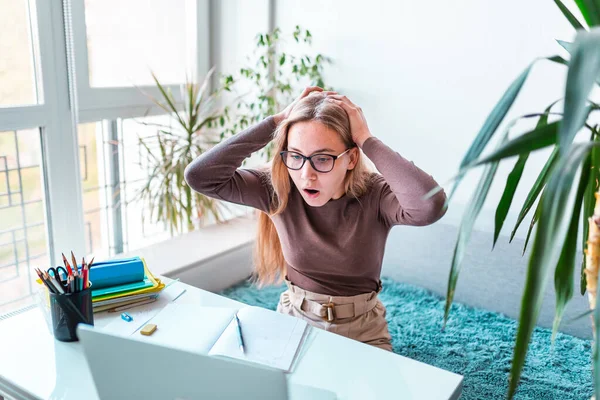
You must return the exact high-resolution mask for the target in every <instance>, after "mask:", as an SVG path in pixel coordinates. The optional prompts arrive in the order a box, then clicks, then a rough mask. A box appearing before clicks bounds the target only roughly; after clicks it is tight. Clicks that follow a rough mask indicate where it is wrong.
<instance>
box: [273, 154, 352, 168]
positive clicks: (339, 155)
mask: <svg viewBox="0 0 600 400" xmlns="http://www.w3.org/2000/svg"><path fill="white" fill-rule="evenodd" d="M350 150H352V148H350V149H346V151H344V152H343V153H340V154H338V155H337V156H334V155H332V154H327V153H318V154H313V155H312V156H308V157H306V156H305V155H303V154H300V153H298V152H297V151H288V150H284V151H280V152H279V155H280V156H281V161H282V162H283V165H285V166H286V167H287V168H288V169H291V170H292V171H298V170H301V169H302V167H304V164H306V160H308V162H309V163H310V165H311V167H313V169H314V170H315V171H317V172H321V173H324V174H326V173H327V172H331V171H333V169H334V168H335V160H337V159H338V158H340V157H341V156H343V155H344V154H346V153H347V152H349V151H350ZM286 153H293V154H297V155H299V156H300V157H302V164H301V165H300V167H298V168H292V167H290V166H289V165H287V164H286V163H285V157H284V155H285V154H286ZM317 156H328V157H332V158H333V164H331V169H330V170H329V171H321V170H320V169H318V168H317V167H315V164H314V163H313V160H312V158H313V157H317Z"/></svg>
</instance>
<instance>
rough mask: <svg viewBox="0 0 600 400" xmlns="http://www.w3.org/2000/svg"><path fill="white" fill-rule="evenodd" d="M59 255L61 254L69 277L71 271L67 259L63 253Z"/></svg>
mask: <svg viewBox="0 0 600 400" xmlns="http://www.w3.org/2000/svg"><path fill="white" fill-rule="evenodd" d="M60 254H62V258H63V263H64V264H65V267H66V268H67V272H68V273H69V275H71V274H73V270H72V269H71V266H70V265H69V262H68V261H67V257H65V253H60Z"/></svg>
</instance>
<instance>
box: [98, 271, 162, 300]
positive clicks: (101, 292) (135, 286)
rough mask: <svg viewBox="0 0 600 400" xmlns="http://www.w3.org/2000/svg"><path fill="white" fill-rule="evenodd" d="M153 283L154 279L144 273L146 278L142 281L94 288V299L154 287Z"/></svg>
mask: <svg viewBox="0 0 600 400" xmlns="http://www.w3.org/2000/svg"><path fill="white" fill-rule="evenodd" d="M153 285H154V283H152V281H151V280H150V279H148V277H146V276H145V275H144V280H143V281H141V282H134V283H126V284H124V285H118V286H111V287H107V288H102V289H96V290H93V289H92V300H94V299H96V298H98V297H102V296H106V295H110V294H115V293H120V294H123V295H126V294H127V293H128V292H132V291H134V290H139V289H145V288H148V287H152V286H153Z"/></svg>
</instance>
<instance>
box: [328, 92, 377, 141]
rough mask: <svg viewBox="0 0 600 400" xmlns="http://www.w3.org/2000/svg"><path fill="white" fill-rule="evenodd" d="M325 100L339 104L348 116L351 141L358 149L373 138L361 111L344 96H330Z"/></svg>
mask: <svg viewBox="0 0 600 400" xmlns="http://www.w3.org/2000/svg"><path fill="white" fill-rule="evenodd" d="M327 99H328V100H330V101H332V102H334V103H336V104H339V105H340V106H341V107H342V108H343V109H344V110H345V111H346V113H347V114H348V118H349V120H350V132H351V133H352V140H354V143H356V144H357V145H358V146H359V147H362V145H363V143H364V142H365V141H366V140H367V139H368V138H370V137H371V136H373V135H372V134H371V131H370V130H369V127H368V125H367V120H366V119H365V115H364V114H363V112H362V109H361V108H360V107H359V106H357V105H356V104H354V103H352V102H351V101H350V99H348V98H347V97H346V96H342V95H338V94H330V95H328V96H327Z"/></svg>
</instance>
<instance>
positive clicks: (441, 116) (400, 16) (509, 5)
mask: <svg viewBox="0 0 600 400" xmlns="http://www.w3.org/2000/svg"><path fill="white" fill-rule="evenodd" d="M367 4H368V5H367ZM275 22H276V24H277V26H279V27H281V28H282V29H284V30H285V31H290V30H292V29H293V27H294V26H295V25H296V24H300V25H301V26H302V27H304V28H308V29H309V30H310V31H311V33H313V36H314V43H313V47H314V51H316V52H321V53H323V54H325V55H328V56H330V57H332V58H333V59H334V62H335V65H333V66H332V67H330V68H329V69H327V72H326V78H327V83H328V84H330V85H332V86H333V87H334V88H335V89H337V90H338V91H340V92H341V93H344V94H346V95H347V96H348V97H349V98H350V99H351V100H352V101H354V102H355V103H357V104H359V105H360V106H361V107H362V108H363V110H364V112H365V116H366V118H367V121H368V123H369V126H370V128H371V130H372V132H373V133H374V134H375V135H376V136H378V137H379V138H381V139H382V140H383V141H384V142H385V143H387V144H388V145H390V146H391V147H392V148H394V149H396V150H397V151H399V152H400V154H402V155H403V156H405V157H406V158H408V159H411V160H413V161H414V162H415V164H417V165H418V166H420V167H421V168H423V169H424V170H426V171H427V172H429V173H431V174H432V175H433V176H434V178H436V180H438V182H439V183H440V184H442V183H444V182H447V181H448V180H449V179H450V178H451V177H452V176H453V175H454V174H455V173H456V171H457V169H458V165H459V163H460V160H461V159H462V157H463V155H464V154H465V152H466V150H467V149H468V147H469V145H470V143H471V142H472V140H473V138H474V137H475V135H476V133H477V132H478V130H479V129H480V128H481V126H482V124H483V122H484V120H485V118H486V117H487V115H488V113H489V112H490V111H491V110H492V108H493V106H494V105H495V104H496V102H497V101H498V100H499V98H500V97H501V96H502V94H503V93H504V91H505V90H506V88H507V87H508V86H509V85H510V83H511V82H512V80H514V79H515V78H516V77H517V76H518V75H519V74H520V73H521V71H522V70H523V69H524V68H525V67H526V66H527V65H528V64H529V63H530V62H531V61H532V60H533V59H534V58H536V57H539V56H549V55H554V54H557V53H561V54H564V51H562V49H561V48H560V46H558V44H556V42H555V41H554V39H555V38H560V39H563V40H571V39H572V37H573V33H574V31H573V29H572V28H571V27H570V25H569V23H568V22H567V21H566V20H565V18H564V17H563V16H562V14H561V13H560V11H559V10H558V8H557V7H556V6H555V5H554V3H553V2H552V1H548V0H530V1H517V0H509V1H503V2H492V1H481V0H459V1H452V2H448V1H441V0H438V1H434V2H419V1H407V0H402V1H394V2H392V1H372V2H368V3H367V2H364V1H358V0H350V1H344V2H341V1H315V0H308V1H301V2H300V1H293V2H292V1H278V2H277V3H276V19H275ZM565 77H566V68H564V67H562V66H559V65H556V64H554V63H551V62H548V61H546V62H541V63H538V64H537V65H536V67H535V68H534V69H533V71H532V74H531V75H530V78H529V80H528V82H527V83H526V85H525V87H524V91H523V92H522V95H521V96H520V97H519V98H518V99H517V102H516V103H515V106H514V107H513V109H512V110H511V112H510V114H509V118H514V117H517V116H520V115H523V114H525V113H528V112H541V111H543V110H544V108H545V107H546V106H547V105H548V104H550V103H551V102H552V101H554V100H555V99H558V98H560V97H562V96H563V94H562V92H563V84H562V82H563V81H564V79H565ZM548 154H549V153H548V152H544V153H543V154H535V155H533V156H532V157H530V160H529V161H528V166H527V168H526V171H525V174H524V176H523V178H522V181H521V182H522V183H521V185H520V189H521V190H519V191H518V192H517V194H516V196H515V201H514V203H513V204H516V205H517V207H514V206H513V207H514V208H515V210H512V215H511V216H509V221H508V222H507V224H506V226H508V228H509V229H512V226H514V223H513V222H514V221H516V214H518V212H519V209H520V206H521V205H522V204H523V201H524V200H525V196H526V195H527V189H528V188H529V187H530V186H531V184H532V183H533V182H534V181H535V178H536V177H537V175H538V173H539V171H540V169H541V167H542V166H543V164H544V162H545V159H546V158H547V155H548ZM513 164H514V161H511V162H509V163H505V165H501V167H500V168H499V170H498V173H497V178H496V184H495V185H494V186H493V187H492V189H491V196H490V198H491V199H493V200H492V201H488V202H487V203H486V205H485V210H484V211H482V214H481V217H480V219H479V224H478V226H479V227H480V228H481V229H485V230H493V215H494V212H495V206H496V204H497V200H498V199H499V198H500V195H501V194H502V191H503V189H504V186H503V183H504V182H505V181H506V180H505V178H506V176H507V175H508V173H509V172H510V170H511V169H512V165H513ZM478 176H479V173H476V172H475V173H472V174H470V175H468V176H467V178H466V179H465V180H464V183H463V184H462V189H459V191H458V192H457V193H456V196H455V198H454V201H453V203H452V206H451V207H450V210H449V213H448V215H447V216H446V217H445V221H446V223H452V224H454V225H457V224H458V222H459V217H460V216H461V215H462V207H463V206H464V205H465V204H466V203H467V202H468V200H469V198H470V194H471V190H472V189H471V188H472V187H474V185H475V184H476V182H477V179H478ZM445 187H446V189H447V191H449V190H450V188H451V185H449V184H448V185H446V186H445ZM517 208H519V209H517ZM504 232H505V233H509V232H510V231H508V230H507V229H505V230H504ZM525 233H526V229H521V231H520V234H521V236H522V237H524V236H525Z"/></svg>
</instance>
